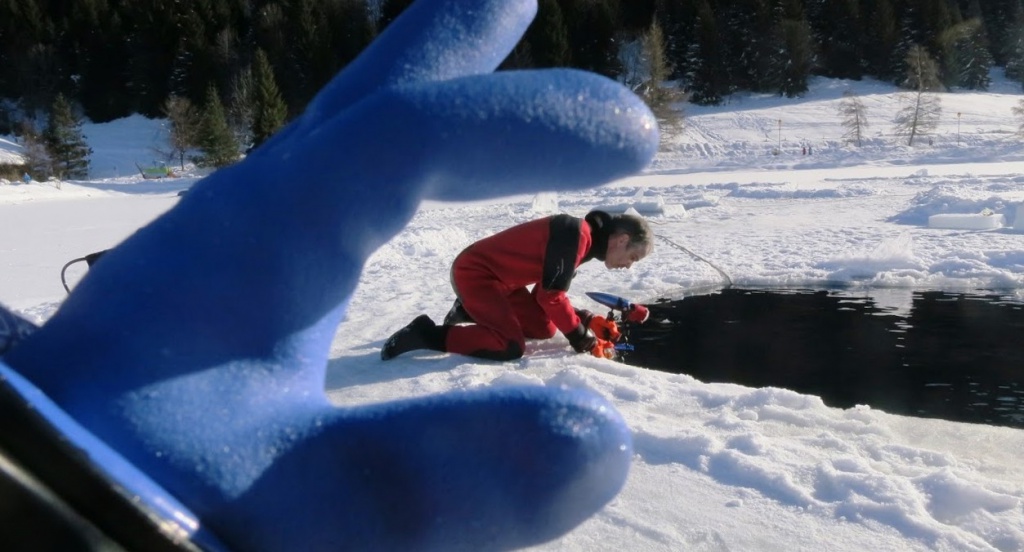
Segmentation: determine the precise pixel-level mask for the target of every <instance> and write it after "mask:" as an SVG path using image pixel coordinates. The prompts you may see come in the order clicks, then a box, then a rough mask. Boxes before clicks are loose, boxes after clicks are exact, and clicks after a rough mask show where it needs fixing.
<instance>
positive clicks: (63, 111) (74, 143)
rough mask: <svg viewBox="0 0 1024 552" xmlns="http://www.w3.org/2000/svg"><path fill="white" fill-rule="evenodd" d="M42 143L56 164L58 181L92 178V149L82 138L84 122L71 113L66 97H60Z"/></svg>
mask: <svg viewBox="0 0 1024 552" xmlns="http://www.w3.org/2000/svg"><path fill="white" fill-rule="evenodd" d="M43 141H44V142H45V143H46V149H47V151H48V152H49V154H50V158H51V159H52V160H53V167H54V172H55V176H57V178H59V179H61V180H64V179H68V178H85V177H87V176H89V155H91V154H92V149H91V148H90V147H89V145H88V144H87V143H86V141H85V136H84V135H83V134H82V120H81V119H80V118H79V117H77V116H76V115H75V113H74V112H73V111H72V109H71V103H69V102H68V100H67V98H65V97H64V95H63V94H58V95H57V99H56V100H54V102H53V106H52V107H51V108H50V114H49V122H48V123H47V125H46V130H45V131H44V132H43Z"/></svg>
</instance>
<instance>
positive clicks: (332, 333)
mask: <svg viewBox="0 0 1024 552" xmlns="http://www.w3.org/2000/svg"><path fill="white" fill-rule="evenodd" d="M536 11H537V2H536V1H535V0H418V1H416V2H415V3H413V4H412V5H411V6H409V7H408V8H407V9H406V10H405V11H404V12H403V13H402V14H401V16H400V17H398V18H397V19H396V20H394V21H393V22H392V23H391V24H390V25H388V28H387V29H386V30H385V31H384V32H383V33H381V35H380V36H379V37H378V38H377V39H376V41H375V42H374V43H373V44H371V45H370V46H369V47H368V48H366V49H365V50H364V51H363V53H362V54H361V55H360V56H359V57H358V58H357V59H355V60H353V61H352V62H351V63H349V64H348V65H347V66H346V67H345V69H344V71H343V72H342V73H341V74H339V75H338V76H337V77H335V78H334V79H333V80H332V81H331V82H330V83H328V84H327V85H326V86H325V87H324V89H323V90H322V91H321V92H320V93H319V94H318V95H317V96H316V97H315V98H314V99H313V101H312V102H310V104H309V105H308V106H307V109H306V111H305V113H304V114H303V115H301V116H300V117H298V118H297V119H295V120H294V121H292V122H291V123H290V124H289V125H288V126H287V127H285V128H284V129H282V130H281V131H280V132H278V133H277V134H276V135H275V136H273V137H272V138H271V139H270V140H268V141H267V142H265V143H263V144H262V145H261V146H259V147H258V148H257V149H255V150H254V151H252V152H251V153H250V154H249V155H248V156H246V158H245V159H244V160H242V161H240V162H238V163H236V164H234V165H232V166H229V167H226V168H223V169H221V170H218V171H216V172H215V173H213V174H211V175H210V176H208V177H207V178H205V179H203V180H201V181H199V182H197V183H196V184H195V185H194V186H193V187H192V189H191V190H190V192H189V193H188V194H186V195H185V196H183V197H182V198H181V199H180V200H179V201H178V203H177V204H176V205H175V206H174V207H172V208H171V209H170V210H168V211H167V212H165V213H164V214H163V215H161V216H160V217H159V218H157V219H156V220H155V221H154V222H153V223H151V224H149V225H147V226H146V227H145V228H142V229H140V230H139V231H138V232H136V233H134V234H133V235H132V236H131V237H129V238H128V239H126V240H125V241H124V242H122V243H121V244H120V245H118V246H117V247H115V248H113V249H112V250H110V251H109V252H108V253H106V254H105V255H104V256H103V259H102V262H99V263H96V265H95V266H94V267H93V268H92V269H91V270H90V272H89V273H88V274H87V275H86V276H85V278H83V279H82V280H81V281H80V282H79V284H78V285H77V286H76V287H75V289H73V290H72V292H71V294H70V295H69V296H68V298H67V300H66V301H65V302H64V303H63V305H62V306H61V307H60V309H59V310H58V311H57V312H56V313H55V314H54V315H53V316H52V317H51V318H50V319H49V320H47V322H46V323H45V324H44V325H43V326H42V327H41V328H39V329H38V330H37V331H35V332H33V333H32V334H31V335H29V336H27V337H26V338H24V340H21V341H20V342H17V343H15V344H14V346H13V347H12V348H11V349H10V350H9V351H8V352H6V353H5V355H4V356H3V357H2V358H0V368H4V367H9V368H10V369H12V370H13V371H15V372H16V373H19V374H21V375H22V376H23V377H24V378H25V379H27V380H28V381H30V382H31V383H32V384H33V385H34V386H36V387H37V388H38V389H39V390H41V391H42V393H44V394H45V395H46V396H48V397H51V398H52V399H53V400H54V401H55V402H56V403H57V406H59V407H60V408H61V409H63V411H64V412H65V413H66V415H68V416H70V417H71V419H74V420H76V421H77V422H78V423H79V424H80V426H81V427H82V428H83V429H82V431H88V432H90V433H91V434H92V435H93V436H94V440H99V441H102V442H105V443H107V444H108V445H109V446H110V447H111V448H112V449H114V450H116V452H117V453H118V454H120V455H121V456H122V457H123V458H124V459H125V460H127V462H128V463H130V464H132V465H133V466H135V467H136V468H138V470H140V471H142V472H144V473H145V474H146V475H147V476H148V477H150V478H151V479H152V480H153V481H154V482H155V483H156V484H157V485H159V486H161V487H162V488H164V489H166V491H167V492H169V493H172V494H173V496H174V497H176V498H177V499H178V500H179V501H180V502H181V503H182V504H184V506H185V507H186V508H189V509H192V510H193V511H194V512H195V513H196V524H195V526H198V527H199V528H206V529H209V530H211V531H212V532H213V533H214V534H215V535H216V536H217V537H218V538H219V539H220V540H221V541H223V543H224V544H225V546H224V548H225V549H230V550H257V549H258V550H329V549H339V548H345V549H353V550H453V549H462V550H479V549H484V548H486V549H494V550H504V549H514V548H525V547H529V546H535V545H538V544H541V543H543V542H546V541H550V540H552V539H555V538H558V537H559V536H561V535H563V534H565V533H566V532H568V531H570V530H571V529H572V528H574V527H576V526H577V525H579V524H580V523H582V522H583V521H584V520H586V519H587V518H588V517H589V516H591V515H592V514H593V513H595V512H597V511H598V510H599V509H601V508H602V507H603V506H604V505H605V504H607V503H608V501H610V500H611V499H612V498H613V497H614V496H615V495H616V494H617V493H618V491H619V490H620V489H621V487H622V485H623V483H624V482H625V479H626V474H627V472H628V469H629V465H630V462H631V458H632V447H631V441H630V431H629V428H628V427H626V425H625V423H624V421H623V420H622V418H621V416H620V415H619V414H618V413H617V412H616V411H615V409H614V407H613V406H612V405H611V404H609V403H608V402H607V401H606V400H604V399H602V398H601V397H600V396H598V395H596V394H594V393H592V392H589V391H585V390H581V389H562V388H554V387H551V388H549V387H533V386H527V387H516V388H489V389H481V390H476V391H465V392H451V393H446V394H443V395H439V396H435V397H424V398H416V399H408V400H401V401H394V402H389V403H385V404H380V405H367V406H359V407H345V408H342V407H338V406H335V405H334V404H332V403H331V402H330V401H329V400H328V399H327V396H326V394H325V392H324V380H325V371H326V367H327V360H328V355H329V353H330V351H331V346H332V342H334V340H335V339H336V335H337V329H338V326H339V324H340V322H341V321H342V320H343V319H344V317H345V316H346V313H347V308H348V306H349V303H350V301H351V300H352V294H353V292H354V291H355V289H356V286H357V284H358V282H359V281H360V277H361V275H362V269H363V266H364V265H365V264H366V263H367V261H368V259H369V258H370V256H371V255H372V254H373V253H374V252H375V251H377V249H378V248H379V247H381V246H382V245H384V244H386V243H387V242H388V241H389V240H391V239H392V238H394V237H395V236H396V235H398V234H399V233H400V232H402V230H403V229H404V228H405V226H406V224H407V223H408V222H409V221H410V220H411V219H412V218H413V216H414V215H415V214H416V212H417V209H418V208H419V206H420V203H421V201H423V200H436V201H445V200H447V201H473V200H481V199H487V198H492V197H498V196H503V195H510V194H522V193H537V192H541V191H563V190H564V191H569V190H582V189H588V188H593V187H595V186H599V185H602V184H605V183H607V182H610V181H613V180H616V179H618V178H622V177H625V176H629V175H632V174H636V173H637V172H639V171H640V170H642V169H643V168H644V167H645V166H646V165H647V164H648V163H649V162H650V160H651V159H652V158H653V156H654V154H655V152H656V151H657V146H658V130H657V123H656V121H655V119H654V117H653V115H652V114H651V112H650V110H649V109H648V108H647V107H646V106H644V104H643V102H642V101H641V100H640V99H639V98H638V97H637V96H636V95H634V94H633V93H632V92H630V91H629V90H628V89H626V88H625V87H623V86H622V85H620V84H618V83H616V82H614V81H612V80H609V79H607V78H604V77H601V76H599V75H595V74H592V73H587V72H583V71H578V70H570V69H551V70H523V71H501V72H495V69H496V68H497V67H498V65H499V64H500V63H501V62H502V60H503V59H504V58H505V57H506V56H507V55H508V54H509V53H510V52H511V51H512V49H513V48H514V47H515V45H516V43H517V42H518V41H519V39H520V38H521V36H522V34H523V33H524V32H525V31H526V29H527V28H528V26H529V24H530V22H531V21H532V19H533V17H534V16H535V15H536ZM342 237H343V239H342ZM353 314H354V315H355V316H359V313H353ZM582 330H583V335H582V336H581V337H580V338H579V339H577V340H576V343H577V346H581V345H580V344H581V343H583V342H584V341H583V340H586V343H588V344H589V345H590V346H589V347H583V349H582V350H587V351H592V349H593V346H594V345H596V344H597V343H598V342H597V341H596V337H594V336H593V333H592V332H591V333H590V335H589V336H587V335H586V334H587V331H586V330H587V328H586V327H584V328H582ZM343 338H344V337H343V336H341V337H338V339H343ZM356 345H357V346H358V345H360V344H356ZM361 345H365V344H361ZM2 385H4V383H3V378H0V386H2ZM438 434H443V435H448V436H453V437H452V438H451V439H437V438H436V435H438ZM508 458H517V459H520V460H522V461H520V462H509V461H507V459H508ZM538 465H543V466H545V468H546V469H544V470H536V469H534V468H535V466H538ZM107 472H108V473H110V474H112V475H111V476H110V477H111V478H117V477H119V476H118V475H117V472H115V471H114V470H113V469H112V468H111V469H107ZM120 477H123V475H122V476H120ZM409 489H414V490H415V495H416V497H418V498H419V499H421V500H407V499H405V497H407V495H408V492H409ZM509 496H515V500H512V501H510V500H509ZM424 501H426V502H429V503H430V504H431V508H423V507H421V506H422V504H424ZM538 512H542V513H543V515H538V514H537V513H538ZM253 520H257V521H258V522H257V523H254V522H253ZM437 520H443V523H439V522H438V521H437ZM190 527H191V529H188V530H189V531H194V530H195V527H194V526H191V525H190Z"/></svg>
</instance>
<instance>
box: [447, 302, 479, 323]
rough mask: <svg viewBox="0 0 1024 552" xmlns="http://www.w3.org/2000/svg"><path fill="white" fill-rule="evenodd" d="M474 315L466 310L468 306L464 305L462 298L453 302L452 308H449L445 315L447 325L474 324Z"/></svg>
mask: <svg viewBox="0 0 1024 552" xmlns="http://www.w3.org/2000/svg"><path fill="white" fill-rule="evenodd" d="M472 323H473V317H472V316H470V315H469V313H468V312H466V307H463V306H462V299H456V300H455V303H454V304H452V308H451V309H449V310H448V314H446V315H445V316H444V325H445V326H454V325H456V324H472Z"/></svg>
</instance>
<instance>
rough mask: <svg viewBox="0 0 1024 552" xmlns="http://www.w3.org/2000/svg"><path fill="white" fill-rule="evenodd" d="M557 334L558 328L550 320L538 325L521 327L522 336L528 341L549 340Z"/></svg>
mask: <svg viewBox="0 0 1024 552" xmlns="http://www.w3.org/2000/svg"><path fill="white" fill-rule="evenodd" d="M557 332H558V328H556V327H555V324H554V322H551V321H550V320H546V321H545V322H543V323H538V324H530V325H526V324H524V325H523V335H525V336H526V337H527V338H529V339H551V338H552V337H555V334H556V333H557ZM524 346H525V343H524Z"/></svg>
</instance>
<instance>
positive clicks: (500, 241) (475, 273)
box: [445, 212, 608, 360]
mask: <svg viewBox="0 0 1024 552" xmlns="http://www.w3.org/2000/svg"><path fill="white" fill-rule="evenodd" d="M596 216H603V217H608V215H607V214H605V213H600V212H592V213H591V214H589V215H588V216H587V219H586V220H584V219H579V218H576V217H572V216H569V215H555V216H551V217H546V218H543V219H539V220H534V221H530V222H526V223H523V224H520V225H518V226H514V227H512V228H509V229H508V230H504V231H502V232H499V233H498V234H495V235H493V236H490V237H488V238H485V239H482V240H480V241H478V242H476V243H474V244H472V245H470V246H469V247H467V248H466V249H465V250H463V251H462V253H460V254H459V256H458V257H457V258H456V259H455V263H454V264H453V265H452V287H453V288H455V294H456V295H457V296H458V297H459V298H460V299H461V300H462V305H463V307H464V308H465V310H466V312H467V313H468V314H469V315H470V316H471V317H472V318H473V321H474V322H475V324H473V325H467V326H452V327H450V328H449V329H448V334H447V337H446V338H445V349H446V350H447V351H449V352H453V353H459V354H464V355H470V356H476V357H483V358H492V359H500V360H507V359H513V358H519V357H520V356H522V354H523V351H524V350H525V348H526V339H527V338H531V339H547V338H550V337H552V336H554V335H555V330H558V331H561V332H562V333H569V332H572V331H573V330H574V329H575V328H576V327H577V326H578V325H579V323H580V319H579V317H578V316H577V315H576V313H575V312H574V310H573V306H572V304H571V303H570V302H569V297H568V296H566V293H565V292H566V291H567V290H568V289H569V284H570V283H572V278H573V275H574V274H575V272H576V268H577V267H579V265H580V264H581V263H583V262H586V261H587V260H589V259H591V258H594V257H599V258H603V257H604V251H603V250H602V251H600V255H595V254H593V253H592V250H598V249H599V247H600V246H601V245H600V243H603V244H604V245H603V247H604V248H605V249H607V236H605V235H599V236H592V235H591V228H592V226H593V224H595V223H596V220H597V219H594V218H593V217H596ZM597 225H598V227H602V226H603V227H605V228H607V225H605V224H601V223H597ZM599 234H600V233H599ZM595 237H596V238H597V240H596V241H597V242H598V243H595ZM595 245H597V246H598V247H593V246H595ZM530 285H533V289H532V291H531V290H530V289H528V288H527V286H530Z"/></svg>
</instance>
